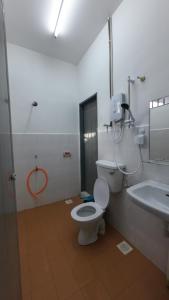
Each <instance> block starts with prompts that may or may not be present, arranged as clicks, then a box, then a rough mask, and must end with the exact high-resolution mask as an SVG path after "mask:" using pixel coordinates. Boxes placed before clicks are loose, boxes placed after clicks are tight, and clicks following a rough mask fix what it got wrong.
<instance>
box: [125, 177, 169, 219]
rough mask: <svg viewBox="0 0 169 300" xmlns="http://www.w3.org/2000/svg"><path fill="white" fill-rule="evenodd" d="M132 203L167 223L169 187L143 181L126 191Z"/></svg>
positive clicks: (168, 216) (168, 217) (168, 215)
mask: <svg viewBox="0 0 169 300" xmlns="http://www.w3.org/2000/svg"><path fill="white" fill-rule="evenodd" d="M127 193H128V194H129V195H130V196H131V197H132V200H133V202H135V204H137V205H138V206H140V207H142V208H144V209H146V210H148V211H150V212H152V213H154V214H156V215H157V216H158V217H160V218H161V219H163V220H164V221H167V222H169V185H167V184H162V183H159V182H155V181H151V180H148V181H144V182H141V183H139V184H136V185H134V186H132V187H130V188H128V189H127Z"/></svg>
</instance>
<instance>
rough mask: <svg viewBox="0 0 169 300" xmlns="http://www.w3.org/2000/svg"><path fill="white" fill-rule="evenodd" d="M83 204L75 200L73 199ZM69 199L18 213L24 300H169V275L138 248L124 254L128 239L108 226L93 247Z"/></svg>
mask: <svg viewBox="0 0 169 300" xmlns="http://www.w3.org/2000/svg"><path fill="white" fill-rule="evenodd" d="M77 203H79V200H78V199H74V204H73V205H77ZM73 205H66V204H65V203H64V202H60V203H56V204H52V205H48V206H44V207H40V208H36V209H32V210H28V211H25V212H22V213H19V214H18V222H19V244H20V256H21V273H22V274H21V275H22V276H21V277H22V289H23V300H54V299H55V300H57V299H59V300H82V299H83V300H110V299H112V300H113V299H116V300H132V299H135V300H166V299H169V290H168V289H167V288H166V280H165V276H164V274H162V273H161V272H160V271H159V270H158V269H157V268H156V267H155V266H154V265H153V264H151V262H149V261H148V260H147V259H146V258H145V257H144V256H143V255H141V254H140V253H139V252H138V251H137V250H134V251H133V252H132V253H131V254H129V255H128V256H123V255H122V254H121V253H120V252H119V251H118V250H117V248H116V244H117V243H119V242H120V241H122V240H124V238H123V237H122V236H121V235H120V234H119V233H118V232H117V231H115V230H114V229H113V228H110V227H108V228H107V232H106V235H105V236H103V237H100V238H99V240H98V241H97V242H96V243H95V244H93V245H90V246H83V247H82V246H79V245H78V243H77V233H78V228H77V226H76V224H74V223H73V221H72V219H71V217H70V211H71V209H72V207H73Z"/></svg>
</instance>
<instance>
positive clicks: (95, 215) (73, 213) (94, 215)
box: [71, 202, 104, 222]
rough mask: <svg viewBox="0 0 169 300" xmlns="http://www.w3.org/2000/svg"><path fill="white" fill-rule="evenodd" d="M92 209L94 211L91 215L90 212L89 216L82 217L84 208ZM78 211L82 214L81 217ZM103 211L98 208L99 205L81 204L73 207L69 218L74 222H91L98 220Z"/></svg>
mask: <svg viewBox="0 0 169 300" xmlns="http://www.w3.org/2000/svg"><path fill="white" fill-rule="evenodd" d="M87 207H88V208H89V209H90V208H93V209H94V211H93V213H92V212H91V211H92V210H91V211H90V214H89V215H88V216H84V215H83V211H84V210H85V208H87ZM80 210H81V212H82V215H83V216H82V215H80V213H79V212H80ZM103 212H104V211H103V209H102V208H101V207H100V205H98V204H97V203H95V202H93V203H92V202H90V203H83V204H80V205H78V206H76V207H74V208H73V209H72V211H71V216H72V218H73V219H74V220H75V221H78V222H88V221H92V220H96V219H97V218H99V217H100V216H101V215H102V214H103Z"/></svg>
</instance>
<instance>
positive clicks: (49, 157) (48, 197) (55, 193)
mask: <svg viewBox="0 0 169 300" xmlns="http://www.w3.org/2000/svg"><path fill="white" fill-rule="evenodd" d="M13 142H14V158H15V171H16V175H17V177H16V192H17V207H18V210H24V209H28V208H32V207H36V206H39V205H45V204H49V203H52V202H55V201H59V200H63V199H67V198H70V197H73V196H76V195H78V194H79V192H80V190H79V154H78V135H77V134H14V135H13ZM65 151H70V152H71V154H72V157H71V158H64V157H63V153H64V152H65ZM35 154H38V159H37V164H38V166H39V167H42V168H45V169H46V170H47V172H48V177H49V183H48V187H47V189H46V190H45V192H44V193H43V194H42V195H39V199H33V198H32V197H31V196H30V195H29V193H28V191H27V189H26V177H27V175H28V173H29V172H30V170H32V169H34V168H35V165H36V162H35V159H34V155H35ZM31 184H32V188H33V190H37V189H39V187H40V186H42V185H43V181H42V178H41V175H39V174H36V175H33V176H32V181H31Z"/></svg>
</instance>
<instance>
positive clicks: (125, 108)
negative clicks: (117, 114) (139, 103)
mask: <svg viewBox="0 0 169 300" xmlns="http://www.w3.org/2000/svg"><path fill="white" fill-rule="evenodd" d="M121 107H122V108H123V109H124V110H129V109H130V106H129V105H128V104H127V103H122V104H121Z"/></svg>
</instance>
